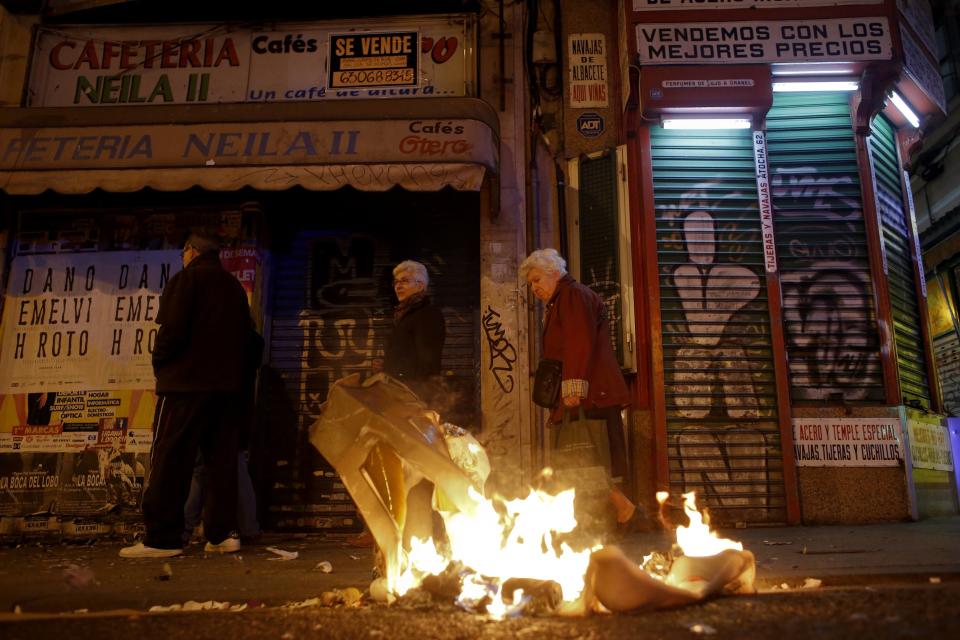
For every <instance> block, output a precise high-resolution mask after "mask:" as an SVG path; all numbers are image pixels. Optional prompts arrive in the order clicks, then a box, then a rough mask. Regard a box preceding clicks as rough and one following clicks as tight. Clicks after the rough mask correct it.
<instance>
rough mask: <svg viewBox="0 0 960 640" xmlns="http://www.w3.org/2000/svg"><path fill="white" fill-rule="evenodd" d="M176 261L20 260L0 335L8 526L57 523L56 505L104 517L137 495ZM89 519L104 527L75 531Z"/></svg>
mask: <svg viewBox="0 0 960 640" xmlns="http://www.w3.org/2000/svg"><path fill="white" fill-rule="evenodd" d="M180 264H181V262H180V256H179V252H177V251H120V252H101V253H61V254H41V255H23V256H18V257H17V258H15V259H14V260H13V263H12V265H11V268H10V278H9V282H8V289H7V297H6V304H5V306H4V314H3V332H2V342H0V344H2V347H0V516H4V522H3V524H0V529H2V530H3V531H5V532H6V533H15V534H24V533H36V534H45V533H57V532H59V531H60V530H59V528H58V527H59V525H57V527H54V529H55V530H50V527H51V526H52V525H50V521H51V520H50V517H48V514H56V515H57V516H67V517H69V516H102V515H104V514H107V513H116V512H117V510H118V509H121V510H122V509H123V508H129V509H133V508H136V506H137V505H138V504H139V500H140V497H141V495H142V490H143V482H144V478H145V475H146V467H147V459H148V457H149V451H150V445H151V442H152V438H153V431H152V423H153V412H154V407H155V406H156V400H155V397H154V393H153V386H154V384H155V381H154V377H153V370H152V367H151V364H150V352H151V351H152V348H153V340H154V339H155V336H156V327H157V325H156V322H155V320H156V312H157V310H158V307H159V296H160V293H161V291H162V289H163V286H164V285H165V284H166V282H167V281H169V279H170V277H172V275H173V274H174V273H176V271H178V270H179V269H180ZM11 518H12V520H11ZM74 524H75V523H73V522H71V523H70V526H71V527H73V526H74ZM64 526H66V525H64ZM91 526H92V527H93V530H94V532H102V531H101V530H102V529H103V526H101V525H89V523H88V525H82V524H81V525H76V527H74V529H77V531H78V532H79V531H82V530H86V529H89V528H90V527H91ZM85 527H86V529H85Z"/></svg>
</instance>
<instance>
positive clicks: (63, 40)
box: [27, 18, 474, 107]
mask: <svg viewBox="0 0 960 640" xmlns="http://www.w3.org/2000/svg"><path fill="white" fill-rule="evenodd" d="M275 27H276V28H275V29H274V30H271V31H258V30H253V29H236V28H234V27H233V26H230V27H228V26H227V25H209V24H195V25H177V26H150V27H122V26H113V27H95V26H91V27H61V26H57V27H56V28H55V29H45V28H41V30H40V33H39V36H38V38H37V44H36V47H35V48H34V54H33V61H32V65H31V74H30V81H29V87H28V96H27V102H28V105H29V106H44V107H66V106H83V107H89V106H102V105H114V106H115V105H134V106H135V105H157V104H190V103H204V102H283V101H313V100H336V99H358V98H398V97H418V96H464V95H469V94H470V93H472V91H473V71H472V69H473V66H474V65H473V62H472V60H471V56H472V53H471V52H472V51H473V49H474V47H473V44H472V42H471V41H472V39H473V38H474V28H473V25H472V23H469V22H468V21H467V20H466V19H461V20H458V19H450V18H443V19H432V18H418V20H417V23H416V24H413V23H410V22H409V21H408V22H404V21H402V20H398V21H385V20H381V21H379V22H376V23H373V22H358V23H351V24H349V25H344V24H343V23H300V24H297V23H291V24H279V25H275ZM198 34H201V35H198Z"/></svg>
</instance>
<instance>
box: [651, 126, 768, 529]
mask: <svg viewBox="0 0 960 640" xmlns="http://www.w3.org/2000/svg"><path fill="white" fill-rule="evenodd" d="M651 138H652V143H651V153H652V157H653V180H654V199H655V206H656V219H657V261H658V270H659V281H660V307H661V318H662V329H661V330H662V338H663V367H664V377H665V381H664V382H665V391H666V422H667V439H668V458H669V472H670V486H671V491H672V492H674V493H676V492H678V491H691V490H695V491H696V492H697V493H698V495H699V496H700V497H701V498H705V502H706V504H707V506H708V507H710V509H711V511H712V513H713V517H714V520H716V521H719V522H723V523H728V524H729V523H735V522H758V523H759V522H783V521H784V520H785V519H786V516H785V498H784V496H785V492H784V486H783V465H782V460H781V448H780V432H779V427H778V421H777V419H778V413H777V399H776V384H775V381H774V368H773V353H772V345H771V338H770V317H769V310H768V304H767V287H766V276H765V273H764V267H763V245H762V239H761V229H760V214H759V211H758V202H757V185H756V174H755V168H754V156H753V141H752V137H751V133H750V131H747V130H733V131H730V130H714V131H677V130H669V131H668V130H664V129H662V128H661V127H652V128H651Z"/></svg>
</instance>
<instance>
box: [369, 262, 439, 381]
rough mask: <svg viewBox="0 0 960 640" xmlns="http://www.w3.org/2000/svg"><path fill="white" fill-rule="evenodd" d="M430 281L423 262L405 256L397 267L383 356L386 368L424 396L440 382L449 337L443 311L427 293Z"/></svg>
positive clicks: (384, 367)
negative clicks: (394, 303) (390, 328)
mask: <svg viewBox="0 0 960 640" xmlns="http://www.w3.org/2000/svg"><path fill="white" fill-rule="evenodd" d="M429 284H430V278H429V276H428V275H427V268H426V267H425V266H423V265H422V264H420V263H419V262H415V261H413V260H404V261H403V262H401V263H400V264H398V265H397V266H396V267H394V269H393V290H394V292H395V293H396V294H397V301H398V304H397V306H396V308H395V309H394V311H393V333H392V334H391V336H390V338H389V340H387V345H386V349H385V350H384V359H383V370H384V371H385V372H387V373H388V374H390V375H391V376H393V377H394V378H397V379H399V380H401V381H402V382H403V383H404V384H406V385H407V386H409V387H410V388H411V389H413V391H414V392H416V393H417V394H418V395H421V397H423V395H424V392H427V391H428V390H429V387H430V386H432V385H435V384H437V383H438V382H439V379H440V356H441V354H442V352H443V343H444V340H445V339H446V328H445V326H444V322H443V314H442V313H441V312H440V309H438V308H436V307H434V306H433V305H432V304H430V297H429V296H428V295H427V287H428V286H429ZM424 400H429V399H428V398H424Z"/></svg>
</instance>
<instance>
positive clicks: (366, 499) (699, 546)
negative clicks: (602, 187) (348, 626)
mask: <svg viewBox="0 0 960 640" xmlns="http://www.w3.org/2000/svg"><path fill="white" fill-rule="evenodd" d="M310 440H311V442H312V443H313V444H314V445H315V446H316V447H317V448H318V449H319V451H320V453H321V454H323V456H324V457H325V458H326V459H327V460H328V461H329V462H330V463H331V464H332V465H333V466H334V467H335V468H336V470H337V472H338V473H339V474H340V477H341V479H342V480H343V483H344V485H345V486H346V488H347V490H348V491H349V492H350V494H351V496H352V497H353V499H354V501H355V502H356V504H357V507H358V509H359V510H360V512H361V513H362V514H363V517H364V519H365V521H366V523H367V526H368V527H369V529H370V531H371V533H372V534H373V536H374V538H375V539H376V541H377V545H378V548H379V550H380V554H381V560H380V568H381V572H382V577H381V578H379V579H378V580H377V581H375V582H374V584H373V585H371V589H370V592H371V596H372V597H373V598H374V599H378V600H381V601H387V602H392V601H394V600H396V599H397V598H400V597H403V596H404V595H405V594H408V593H410V592H411V591H413V590H416V589H425V590H427V591H429V592H430V593H432V594H434V595H435V596H436V595H441V596H443V597H446V596H449V597H450V598H451V599H453V600H455V601H456V602H457V603H458V604H459V605H460V606H462V607H464V608H467V609H469V610H474V611H485V612H486V613H487V614H488V615H490V616H491V617H494V618H503V617H505V616H509V615H513V614H516V613H518V612H520V611H525V610H536V611H549V612H555V613H561V614H571V615H576V614H584V613H587V612H590V611H604V610H606V611H626V610H632V609H637V608H656V607H663V606H675V605H677V604H684V603H687V602H693V601H696V600H698V599H701V598H704V597H707V596H709V595H712V594H715V593H718V592H720V591H729V592H737V591H752V589H753V566H754V563H753V556H752V554H750V552H748V551H743V550H742V545H739V543H735V542H732V541H730V540H722V539H720V538H718V537H717V536H716V534H714V533H713V532H711V531H710V530H709V527H708V526H707V525H706V524H705V523H704V522H703V518H702V516H701V514H700V513H699V512H698V511H697V509H696V506H695V502H694V496H693V494H692V493H691V494H686V495H685V496H684V499H685V501H684V503H685V511H686V514H687V516H688V517H689V519H690V524H689V525H688V526H686V527H679V528H678V529H677V543H678V546H679V547H680V548H681V549H682V553H683V555H681V556H679V557H677V558H676V559H674V560H673V562H672V566H671V567H670V570H669V572H667V573H666V574H665V575H663V576H657V575H651V574H649V573H647V572H645V571H644V570H643V569H642V568H640V567H638V566H637V565H636V564H635V563H633V562H632V561H630V560H629V559H628V558H626V556H624V555H623V554H622V553H621V552H620V551H619V550H618V549H616V548H615V547H603V546H602V545H601V544H599V542H591V543H586V544H585V543H582V542H581V543H579V544H577V545H576V546H575V547H574V546H571V543H569V542H568V540H570V539H571V536H570V534H571V533H572V532H573V531H574V530H575V529H576V528H577V521H576V519H575V517H574V495H575V494H574V490H573V489H567V490H564V491H559V492H557V493H556V494H553V493H549V492H545V491H541V490H537V489H533V490H531V491H530V492H529V494H528V495H527V496H526V497H524V498H521V499H514V500H507V499H504V498H501V497H497V496H493V497H488V496H486V495H484V484H485V483H486V480H487V477H488V475H489V473H490V465H489V461H488V460H487V456H486V452H485V451H484V449H483V447H482V446H481V445H480V444H479V443H478V442H477V441H476V440H475V439H474V438H473V437H472V436H471V435H470V434H469V433H468V432H466V431H464V430H463V429H460V428H458V427H455V426H453V425H446V424H440V421H439V417H438V416H437V414H436V413H435V412H433V411H431V410H429V409H428V408H427V407H426V406H425V405H423V404H422V403H421V402H420V401H419V400H418V398H417V397H416V395H414V394H413V393H412V392H411V391H410V390H409V389H408V388H407V387H406V386H404V385H403V384H401V383H400V382H398V381H396V380H393V379H392V378H390V377H388V376H386V375H383V374H380V375H377V376H374V377H372V378H369V379H368V380H366V381H365V382H363V383H362V384H361V383H360V380H359V378H358V377H354V378H351V379H345V380H343V381H341V382H340V383H338V384H336V385H334V387H333V388H332V389H331V391H330V394H329V396H328V399H327V403H326V404H325V405H324V410H323V414H322V416H321V418H320V419H319V420H318V421H317V422H316V423H315V424H314V425H313V427H312V428H311V432H310Z"/></svg>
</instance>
